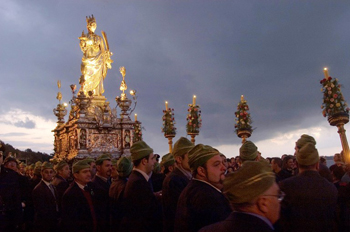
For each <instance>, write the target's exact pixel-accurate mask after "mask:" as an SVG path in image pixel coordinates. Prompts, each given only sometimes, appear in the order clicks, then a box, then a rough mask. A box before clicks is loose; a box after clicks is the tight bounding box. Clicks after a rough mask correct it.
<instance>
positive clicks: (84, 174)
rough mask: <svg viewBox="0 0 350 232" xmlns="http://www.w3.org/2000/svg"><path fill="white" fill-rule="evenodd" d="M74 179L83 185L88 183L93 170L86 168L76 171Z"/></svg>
mask: <svg viewBox="0 0 350 232" xmlns="http://www.w3.org/2000/svg"><path fill="white" fill-rule="evenodd" d="M73 175H74V179H75V181H76V182H78V183H79V184H81V185H86V184H87V183H89V182H90V181H91V171H90V168H84V169H82V170H80V171H79V172H78V173H74V174H73Z"/></svg>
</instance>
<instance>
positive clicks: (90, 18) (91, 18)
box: [86, 15, 96, 24]
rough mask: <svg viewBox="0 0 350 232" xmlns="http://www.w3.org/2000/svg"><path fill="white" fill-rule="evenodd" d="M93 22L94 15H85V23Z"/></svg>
mask: <svg viewBox="0 0 350 232" xmlns="http://www.w3.org/2000/svg"><path fill="white" fill-rule="evenodd" d="M93 22H94V23H95V22H96V20H95V17H94V15H91V17H90V16H86V23H87V24H90V23H93Z"/></svg>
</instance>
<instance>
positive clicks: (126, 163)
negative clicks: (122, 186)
mask: <svg viewBox="0 0 350 232" xmlns="http://www.w3.org/2000/svg"><path fill="white" fill-rule="evenodd" d="M132 167H133V164H132V162H131V160H130V159H128V158H126V157H122V158H120V159H119V160H118V162H117V171H118V175H119V176H121V177H127V176H129V175H130V173H131V171H132Z"/></svg>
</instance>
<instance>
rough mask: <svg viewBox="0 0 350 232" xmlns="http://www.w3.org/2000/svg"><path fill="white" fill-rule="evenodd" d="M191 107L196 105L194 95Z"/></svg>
mask: <svg viewBox="0 0 350 232" xmlns="http://www.w3.org/2000/svg"><path fill="white" fill-rule="evenodd" d="M192 105H193V106H195V105H196V95H193V100H192Z"/></svg>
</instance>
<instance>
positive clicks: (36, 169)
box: [34, 166, 41, 176]
mask: <svg viewBox="0 0 350 232" xmlns="http://www.w3.org/2000/svg"><path fill="white" fill-rule="evenodd" d="M34 175H37V176H41V166H35V167H34Z"/></svg>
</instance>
